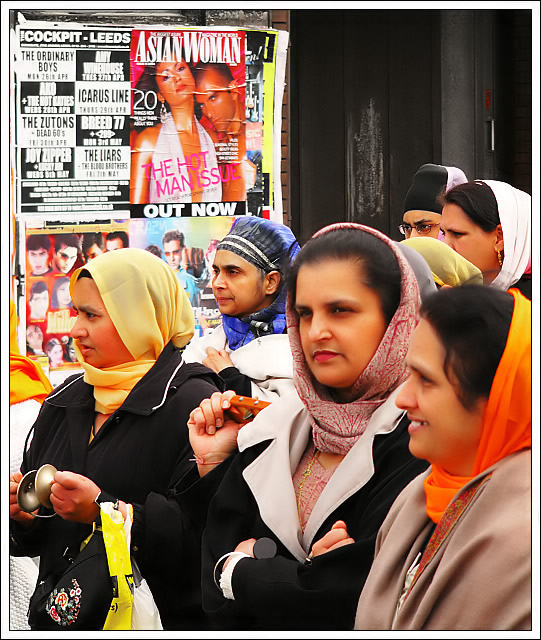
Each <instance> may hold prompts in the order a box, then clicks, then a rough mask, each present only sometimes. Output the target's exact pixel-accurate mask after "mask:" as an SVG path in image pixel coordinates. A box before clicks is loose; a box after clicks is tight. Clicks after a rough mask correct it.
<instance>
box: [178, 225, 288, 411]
mask: <svg viewBox="0 0 541 640" xmlns="http://www.w3.org/2000/svg"><path fill="white" fill-rule="evenodd" d="M298 251H299V245H298V243H297V240H296V239H295V236H294V235H293V233H292V232H291V229H289V227H286V226H285V225H283V224H279V223H277V222H271V221H269V220H265V219H263V218H255V217H249V216H243V217H241V218H237V220H235V222H234V223H233V226H232V227H231V230H230V232H229V233H228V234H227V235H226V236H225V238H224V239H223V240H222V241H221V242H220V244H219V245H218V247H217V250H216V256H215V259H214V264H213V271H214V275H213V279H212V290H213V293H214V297H215V298H216V302H217V303H218V308H219V310H220V313H221V314H222V324H221V325H220V326H219V327H217V328H216V329H215V330H214V331H213V332H212V333H211V334H210V335H208V336H204V337H203V338H198V339H194V340H192V342H191V343H190V344H189V345H188V347H187V348H186V351H185V354H184V357H185V359H186V360H187V361H188V362H195V361H196V362H202V363H203V364H205V365H207V366H208V367H210V368H211V369H213V370H214V371H216V373H219V374H220V375H221V376H222V377H223V378H224V379H225V380H226V383H227V385H228V388H229V389H233V390H234V391H235V392H236V393H238V394H239V395H247V396H252V397H258V398H264V399H266V400H272V399H273V397H275V396H276V394H278V395H280V393H281V389H282V388H283V387H284V385H285V386H289V385H291V379H292V366H291V351H290V348H289V341H288V338H287V334H286V317H285V303H286V296H287V291H286V287H285V273H286V271H287V269H288V268H289V265H290V264H291V262H292V260H293V258H294V257H295V255H296V254H297V252H298Z"/></svg>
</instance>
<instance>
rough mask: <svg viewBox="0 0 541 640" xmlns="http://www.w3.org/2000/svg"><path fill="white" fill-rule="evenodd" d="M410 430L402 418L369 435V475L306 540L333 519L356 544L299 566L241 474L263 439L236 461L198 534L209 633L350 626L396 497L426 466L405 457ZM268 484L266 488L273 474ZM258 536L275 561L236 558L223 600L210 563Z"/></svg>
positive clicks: (322, 532)
mask: <svg viewBox="0 0 541 640" xmlns="http://www.w3.org/2000/svg"><path fill="white" fill-rule="evenodd" d="M408 425H409V420H408V419H407V417H404V418H403V419H402V420H401V421H400V423H399V425H398V426H397V427H396V429H394V431H392V432H390V433H388V434H381V435H376V436H375V438H374V441H373V447H372V453H373V460H374V466H375V469H374V474H373V475H372V477H371V478H370V480H369V481H368V482H367V483H366V484H365V485H364V486H363V487H362V488H361V489H359V490H358V491H357V492H356V493H354V494H353V495H351V496H350V497H349V498H348V499H347V500H346V501H345V502H343V503H342V504H340V505H339V506H338V507H337V508H336V509H335V510H334V511H333V512H332V513H331V514H330V515H329V517H327V519H326V520H325V521H324V522H323V524H322V525H321V527H320V528H319V529H318V531H317V533H316V535H315V536H314V539H313V541H312V544H313V542H315V541H317V540H319V539H321V538H322V537H323V536H324V535H325V534H326V533H327V532H328V531H329V530H330V529H331V527H332V525H333V524H334V523H335V522H336V521H337V520H344V521H345V523H346V525H347V530H348V532H349V535H350V536H351V537H352V538H353V539H354V540H355V543H354V544H351V545H348V546H345V547H342V548H340V549H337V550H335V551H332V552H329V553H326V554H323V555H321V556H318V557H316V558H314V560H313V562H312V563H309V562H306V563H304V564H303V563H301V562H299V561H298V560H297V559H296V558H295V557H294V556H293V555H292V553H291V552H290V551H289V550H288V548H286V546H285V545H284V544H283V543H282V542H281V540H280V539H279V538H278V537H277V535H276V534H275V533H274V532H273V531H272V530H271V529H270V528H269V527H268V526H267V525H266V524H265V522H264V520H263V518H262V516H261V513H260V510H259V506H258V504H257V503H256V500H255V498H254V496H253V494H252V492H251V491H250V488H249V486H248V485H247V483H246V482H245V480H244V478H243V475H242V473H243V470H244V469H245V468H246V467H248V466H249V465H250V464H251V463H252V462H253V461H254V460H255V459H256V458H257V457H258V456H260V455H261V454H262V453H263V452H264V451H265V450H266V449H267V447H268V446H269V441H268V440H267V441H264V442H261V443H260V444H257V445H254V446H251V447H249V448H247V449H246V450H245V451H243V452H241V453H238V454H237V455H236V456H234V458H233V460H232V461H231V464H230V468H229V470H228V471H227V473H226V474H225V477H224V479H223V480H222V482H221V484H220V485H219V487H218V490H217V491H216V494H215V496H214V498H213V500H212V502H211V505H210V508H209V511H208V521H207V527H206V529H205V532H204V534H203V563H202V589H203V607H204V609H205V611H206V612H207V613H208V615H209V617H210V619H211V621H212V623H213V626H214V627H215V628H219V629H261V630H272V629H286V630H292V629H305V630H308V629H319V630H338V629H349V630H351V629H353V624H354V621H355V612H356V609H357V603H358V600H359V595H360V593H361V590H362V587H363V585H364V582H365V580H366V577H367V576H368V572H369V570H370V566H371V564H372V560H373V557H374V548H375V542H376V536H377V533H378V530H379V528H380V526H381V524H382V523H383V520H384V519H385V517H386V515H387V512H388V511H389V508H390V507H391V505H392V503H393V502H394V500H395V498H396V497H397V496H398V494H399V493H400V492H401V491H402V489H403V488H404V487H405V486H406V485H407V484H408V483H409V482H410V481H411V480H412V479H413V478H415V477H416V476H417V475H418V474H420V473H422V472H423V471H424V470H425V469H426V468H427V466H428V463H427V462H426V461H424V460H419V459H417V458H414V457H413V456H412V455H411V453H410V452H409V449H408V442H409V435H408ZM209 475H210V474H209ZM268 481H269V482H270V483H272V477H269V478H268ZM261 537H269V538H271V539H272V540H274V541H275V543H276V545H277V547H278V550H277V554H276V556H275V557H274V558H270V559H262V560H255V559H252V558H243V559H241V560H240V561H239V562H238V564H237V565H236V567H235V569H234V573H233V579H232V588H233V593H234V595H235V600H226V599H225V598H224V596H223V595H222V592H221V590H220V589H219V588H218V587H217V586H216V585H215V583H214V577H213V573H214V567H215V564H216V563H217V561H218V560H219V559H220V558H221V556H222V555H224V554H226V553H228V552H230V551H233V550H234V549H235V547H236V546H237V544H239V543H240V542H242V541H243V540H247V539H249V538H256V539H258V538H261ZM222 564H223V563H222ZM217 574H218V576H219V571H218V572H217Z"/></svg>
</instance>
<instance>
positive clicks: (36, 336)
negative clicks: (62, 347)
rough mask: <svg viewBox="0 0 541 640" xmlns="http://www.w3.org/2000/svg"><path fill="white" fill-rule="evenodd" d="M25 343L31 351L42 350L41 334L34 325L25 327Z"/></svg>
mask: <svg viewBox="0 0 541 640" xmlns="http://www.w3.org/2000/svg"><path fill="white" fill-rule="evenodd" d="M26 342H27V344H28V346H29V347H30V348H31V349H32V350H33V351H36V350H38V351H41V350H42V349H43V332H42V331H41V329H40V328H39V327H38V326H37V325H34V324H30V325H28V327H26Z"/></svg>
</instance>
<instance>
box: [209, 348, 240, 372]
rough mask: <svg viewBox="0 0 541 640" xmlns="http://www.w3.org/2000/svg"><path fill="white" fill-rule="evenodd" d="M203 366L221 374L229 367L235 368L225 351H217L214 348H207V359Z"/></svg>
mask: <svg viewBox="0 0 541 640" xmlns="http://www.w3.org/2000/svg"><path fill="white" fill-rule="evenodd" d="M203 364H204V365H205V366H206V367H208V368H209V369H212V370H213V371H214V372H215V373H220V371H222V370H223V369H227V367H234V366H235V365H234V364H233V361H232V360H231V358H230V357H229V354H228V353H227V351H226V350H225V349H220V351H217V350H216V349H215V348H214V347H208V348H207V357H206V358H204V359H203Z"/></svg>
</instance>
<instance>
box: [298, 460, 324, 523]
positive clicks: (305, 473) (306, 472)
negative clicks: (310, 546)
mask: <svg viewBox="0 0 541 640" xmlns="http://www.w3.org/2000/svg"><path fill="white" fill-rule="evenodd" d="M318 456H319V449H316V450H315V452H314V455H313V456H312V458H311V460H310V462H309V463H308V466H307V467H306V469H305V470H304V471H303V472H302V478H301V482H300V484H299V493H298V494H297V513H298V515H299V523H300V525H301V531H302V532H303V533H304V528H305V526H306V525H303V524H302V515H301V495H302V490H303V489H304V484H305V482H306V480H308V478H309V476H310V474H311V473H312V467H313V466H314V463H315V461H316V460H317V458H318Z"/></svg>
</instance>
